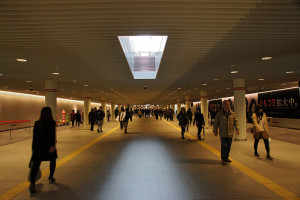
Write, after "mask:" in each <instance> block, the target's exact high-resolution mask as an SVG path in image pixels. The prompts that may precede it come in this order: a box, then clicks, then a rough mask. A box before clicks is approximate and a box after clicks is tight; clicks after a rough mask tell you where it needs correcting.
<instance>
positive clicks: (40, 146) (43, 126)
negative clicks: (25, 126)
mask: <svg viewBox="0 0 300 200" xmlns="http://www.w3.org/2000/svg"><path fill="white" fill-rule="evenodd" d="M56 159H57V151H56V126H55V121H54V120H53V116H52V111H51V108H50V107H44V108H42V111H41V116H40V119H39V120H38V121H36V122H35V123H34V128H33V140H32V156H31V161H30V164H31V165H33V166H32V169H31V173H30V187H29V190H30V193H36V189H35V180H36V176H37V173H38V170H39V168H40V165H41V162H42V161H50V176H49V177H48V180H49V183H54V182H55V178H54V177H53V175H54V172H55V168H56Z"/></svg>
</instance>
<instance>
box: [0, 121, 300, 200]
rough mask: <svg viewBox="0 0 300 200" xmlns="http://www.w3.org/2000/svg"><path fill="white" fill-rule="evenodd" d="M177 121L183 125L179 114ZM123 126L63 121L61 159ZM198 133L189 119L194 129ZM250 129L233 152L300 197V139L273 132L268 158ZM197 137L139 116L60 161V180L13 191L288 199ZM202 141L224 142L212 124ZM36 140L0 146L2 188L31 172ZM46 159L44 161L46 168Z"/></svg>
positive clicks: (143, 199) (162, 198)
mask: <svg viewBox="0 0 300 200" xmlns="http://www.w3.org/2000/svg"><path fill="white" fill-rule="evenodd" d="M171 123H172V124H174V125H175V126H178V122H177V121H174V122H171ZM117 126H118V123H116V122H110V123H107V124H106V125H105V128H104V133H101V134H99V133H97V132H96V131H94V132H91V131H88V130H82V127H79V128H72V127H63V128H58V134H57V137H58V145H57V148H58V153H59V159H58V161H59V160H60V159H63V158H65V157H66V156H67V155H69V154H70V153H72V152H75V151H77V149H79V148H81V147H82V146H84V145H86V144H87V143H89V142H90V141H92V140H94V139H96V138H98V137H99V136H101V135H103V134H105V132H107V131H109V130H112V129H113V128H115V127H117ZM285 131H288V129H285ZM195 133H196V128H195V127H191V128H190V134H192V135H194V136H195ZM247 137H248V141H247V142H234V143H233V146H232V152H231V157H232V158H234V159H235V160H237V161H239V162H240V163H242V164H243V165H245V166H247V167H249V168H250V169H253V170H255V171H256V172H258V173H259V174H261V175H263V176H264V177H267V178H269V179H270V180H271V181H273V182H274V183H277V184H279V185H280V186H282V187H284V188H285V189H287V190H289V191H290V192H292V193H294V194H296V195H297V196H298V197H299V196H300V173H299V167H300V159H299V158H300V157H299V152H300V147H299V145H297V144H292V143H288V142H284V141H280V140H276V139H272V144H271V153H272V156H273V157H274V158H275V159H274V161H268V160H266V159H265V150H264V145H263V142H260V144H259V152H260V154H261V156H262V157H261V158H260V159H256V158H254V157H253V149H252V148H253V140H252V137H251V135H250V134H247ZM197 142H198V141H197V140H195V139H186V140H182V139H180V132H179V131H178V130H177V129H175V128H174V127H172V126H171V125H170V124H168V123H166V122H165V121H160V120H158V121H156V120H155V119H153V118H152V117H147V118H142V119H138V118H134V120H133V121H132V122H130V123H129V128H128V134H126V135H125V134H123V133H122V131H121V130H120V129H116V130H115V131H113V132H112V133H110V134H109V135H107V136H106V137H104V138H102V139H101V140H100V141H99V142H97V143H95V144H94V145H92V146H90V147H89V148H87V149H86V150H85V151H83V152H81V153H80V154H78V155H77V156H75V157H74V158H73V159H71V160H70V161H68V162H66V163H64V164H62V165H61V166H59V167H58V168H57V170H56V172H55V178H56V179H57V182H56V183H55V184H49V183H48V182H47V177H44V178H42V179H41V180H39V181H38V182H37V190H38V193H37V194H34V195H30V193H29V191H28V190H27V189H26V190H22V191H21V192H20V193H17V194H15V195H13V197H12V199H22V200H23V199H72V200H75V199H101V200H106V199H107V200H127V199H128V200H136V199H137V200H147V199H149V200H156V199H157V200H177V199H178V200H185V199H186V200H189V199H282V197H280V196H279V195H277V194H276V193H274V192H273V191H271V190H269V189H268V188H266V187H265V186H264V185H262V184H260V183H258V182H257V181H256V180H253V179H252V178H250V177H249V176H248V175H246V174H244V173H242V172H241V171H239V170H238V169H236V168H235V167H233V166H232V165H226V166H223V165H221V162H220V158H219V157H218V156H216V155H215V154H213V153H212V152H210V151H208V150H207V149H205V148H203V147H202V146H201V145H200V144H198V143H197ZM202 142H203V143H206V144H208V145H210V146H211V147H214V148H216V149H217V150H219V149H220V142H219V138H217V137H215V136H213V135H212V133H211V129H208V130H206V139H205V141H202ZM30 147H31V140H30V139H28V140H23V141H20V142H16V143H13V144H8V145H3V146H1V147H0V163H1V165H0V195H1V194H3V193H5V192H6V191H8V190H9V189H11V188H14V187H15V186H16V185H18V184H20V183H22V182H24V180H25V179H26V177H27V173H28V168H27V167H28V166H27V165H28V161H29V158H30V155H31V149H30ZM47 167H48V162H44V163H43V164H42V166H41V169H44V168H47Z"/></svg>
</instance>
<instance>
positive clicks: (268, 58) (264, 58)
mask: <svg viewBox="0 0 300 200" xmlns="http://www.w3.org/2000/svg"><path fill="white" fill-rule="evenodd" d="M261 59H262V60H271V59H272V57H262V58H261Z"/></svg>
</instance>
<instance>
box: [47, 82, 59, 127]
mask: <svg viewBox="0 0 300 200" xmlns="http://www.w3.org/2000/svg"><path fill="white" fill-rule="evenodd" d="M56 96H57V81H53V80H47V81H45V106H48V107H50V108H51V110H52V115H53V119H54V120H55V121H57V118H56Z"/></svg>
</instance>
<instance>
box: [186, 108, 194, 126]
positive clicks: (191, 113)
mask: <svg viewBox="0 0 300 200" xmlns="http://www.w3.org/2000/svg"><path fill="white" fill-rule="evenodd" d="M186 114H187V116H188V120H189V125H192V121H193V112H192V109H191V108H189V109H188V110H187V112H186Z"/></svg>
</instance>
